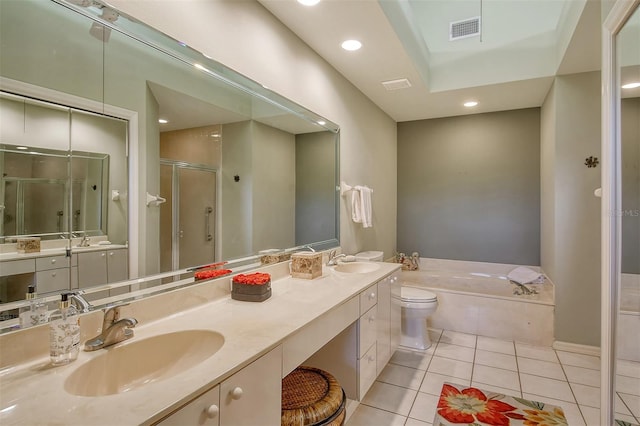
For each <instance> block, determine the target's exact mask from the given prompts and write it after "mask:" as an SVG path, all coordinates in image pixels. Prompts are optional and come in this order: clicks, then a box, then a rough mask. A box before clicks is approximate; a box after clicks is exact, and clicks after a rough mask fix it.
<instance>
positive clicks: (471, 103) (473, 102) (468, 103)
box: [463, 101, 478, 108]
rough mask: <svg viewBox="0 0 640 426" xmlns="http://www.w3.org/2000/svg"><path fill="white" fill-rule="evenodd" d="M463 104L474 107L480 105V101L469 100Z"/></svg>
mask: <svg viewBox="0 0 640 426" xmlns="http://www.w3.org/2000/svg"><path fill="white" fill-rule="evenodd" d="M463 105H464V106H466V107H467V108H472V107H474V106H476V105H478V102H476V101H468V102H465V103H464V104H463Z"/></svg>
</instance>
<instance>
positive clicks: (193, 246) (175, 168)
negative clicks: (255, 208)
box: [160, 159, 216, 272]
mask: <svg viewBox="0 0 640 426" xmlns="http://www.w3.org/2000/svg"><path fill="white" fill-rule="evenodd" d="M160 195H161V196H162V197H163V198H166V200H167V202H166V203H164V204H161V205H160V229H161V232H160V269H161V271H162V272H166V271H171V270H176V269H184V268H189V267H192V266H197V265H204V264H208V263H212V262H214V261H215V255H216V253H215V245H216V244H215V241H216V234H215V230H216V169H215V168H212V167H209V166H204V165H199V164H192V163H186V162H181V161H175V160H166V159H162V160H160Z"/></svg>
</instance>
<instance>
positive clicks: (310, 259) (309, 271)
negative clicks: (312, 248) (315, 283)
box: [291, 252, 322, 280]
mask: <svg viewBox="0 0 640 426" xmlns="http://www.w3.org/2000/svg"><path fill="white" fill-rule="evenodd" d="M291 276H292V277H293V278H304V279H307V280H312V279H314V278H318V277H321V276H322V253H311V252H304V253H294V254H292V255H291Z"/></svg>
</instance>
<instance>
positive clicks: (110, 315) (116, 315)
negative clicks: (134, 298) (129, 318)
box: [102, 303, 129, 330]
mask: <svg viewBox="0 0 640 426" xmlns="http://www.w3.org/2000/svg"><path fill="white" fill-rule="evenodd" d="M128 305H129V304H128V303H120V304H117V305H111V306H107V307H106V308H104V309H103V311H104V319H103V320H102V329H103V330H104V329H106V328H109V327H111V325H112V324H113V323H114V322H116V321H118V320H119V319H120V308H121V307H123V306H128Z"/></svg>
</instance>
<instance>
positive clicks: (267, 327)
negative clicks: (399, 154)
mask: <svg viewBox="0 0 640 426" xmlns="http://www.w3.org/2000/svg"><path fill="white" fill-rule="evenodd" d="M379 265H380V268H379V269H378V270H376V271H373V272H369V273H361V274H346V273H339V272H336V271H334V270H333V269H332V268H327V267H323V275H322V277H320V278H316V279H314V280H305V279H296V278H291V277H286V278H281V279H276V280H274V281H273V282H272V296H271V298H269V299H267V300H266V301H264V302H260V303H252V302H241V301H237V300H232V299H231V298H230V296H229V295H225V296H224V297H221V298H219V299H217V300H214V301H211V302H208V303H205V304H202V305H199V306H196V307H194V308H191V309H187V310H185V311H182V312H179V313H176V314H172V315H169V316H168V317H165V318H162V319H158V320H156V321H149V322H147V323H144V322H143V321H141V322H140V323H139V324H138V326H136V328H135V337H134V338H133V339H131V340H130V341H127V342H123V343H121V345H122V344H129V343H133V342H135V341H139V340H141V339H144V338H145V337H150V336H154V335H158V334H163V333H169V332H174V331H180V330H193V329H200V330H213V331H217V332H219V333H221V334H222V335H223V336H224V338H225V343H224V345H223V346H222V348H221V349H220V350H219V351H218V352H216V353H215V354H214V355H213V356H211V357H209V358H208V359H206V360H205V361H203V362H202V363H200V364H197V365H194V366H192V367H190V368H188V369H186V370H185V371H184V372H182V373H180V374H177V375H175V376H173V377H170V378H167V379H163V380H159V381H157V382H153V383H147V384H145V385H144V386H142V387H140V388H138V389H135V390H132V391H129V392H124V393H120V394H115V395H108V396H99V397H83V396H75V395H72V394H70V393H68V392H67V391H65V389H64V382H65V380H66V379H67V377H68V376H69V375H70V374H71V373H73V372H74V371H75V370H76V369H77V368H78V367H80V366H81V365H82V364H84V363H86V362H87V361H89V360H91V359H92V358H94V357H96V356H99V355H100V354H101V353H104V350H99V351H96V352H83V351H81V352H80V355H79V356H78V359H77V360H76V361H75V362H73V363H71V364H69V365H66V366H61V367H51V366H50V364H49V359H48V357H47V358H41V359H38V360H36V361H34V362H31V363H29V364H27V365H19V366H17V367H12V368H7V369H6V370H5V371H4V372H2V373H0V423H1V424H3V425H9V424H12V425H25V424H29V425H34V424H65V425H71V424H82V425H88V424H96V425H98V424H103V425H114V424H119V425H125V424H149V423H152V422H155V421H157V420H160V419H161V418H163V417H164V416H165V415H167V414H169V413H170V412H171V411H173V410H175V409H176V408H179V407H180V406H182V405H183V404H185V403H187V402H188V401H190V400H192V399H193V398H195V397H197V396H198V395H200V394H201V393H202V392H204V391H206V390H208V389H210V388H211V387H213V386H214V385H216V384H218V383H220V382H222V381H223V380H224V379H226V378H227V377H229V376H231V375H232V374H233V373H235V372H236V371H238V370H240V369H241V368H243V367H245V366H246V365H248V364H249V363H250V362H252V361H253V360H255V359H257V358H259V357H260V356H261V355H263V354H265V353H267V352H268V351H269V350H271V349H272V348H274V347H276V346H277V345H279V344H281V343H282V342H284V341H285V340H286V339H287V337H288V336H291V335H292V334H293V333H295V332H296V331H297V330H299V329H301V328H302V327H304V326H305V325H307V324H309V323H311V322H313V321H314V320H315V319H317V318H319V317H320V316H322V315H323V314H325V313H327V312H328V311H330V310H331V309H333V308H335V307H336V306H339V305H341V304H342V303H345V302H346V301H348V300H349V299H351V298H352V297H354V296H355V295H357V294H358V293H360V292H361V291H362V290H364V289H365V288H366V287H367V286H369V285H371V284H373V283H375V282H376V281H378V280H380V279H381V278H383V277H385V276H387V275H389V274H390V273H392V272H394V271H395V270H397V269H399V268H400V265H398V264H393V263H380V264H379ZM189 291H192V290H191V288H184V289H179V290H176V291H175V293H176V294H173V297H174V298H176V295H179V296H180V297H188V296H189V294H188V292H189ZM146 303H147V304H148V303H149V300H147V302H146ZM127 308H130V310H131V312H132V313H134V316H135V302H132V303H131V306H130V307H127ZM5 349H6V348H5ZM5 349H3V350H5ZM90 379H91V378H89V377H88V378H87V380H90Z"/></svg>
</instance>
